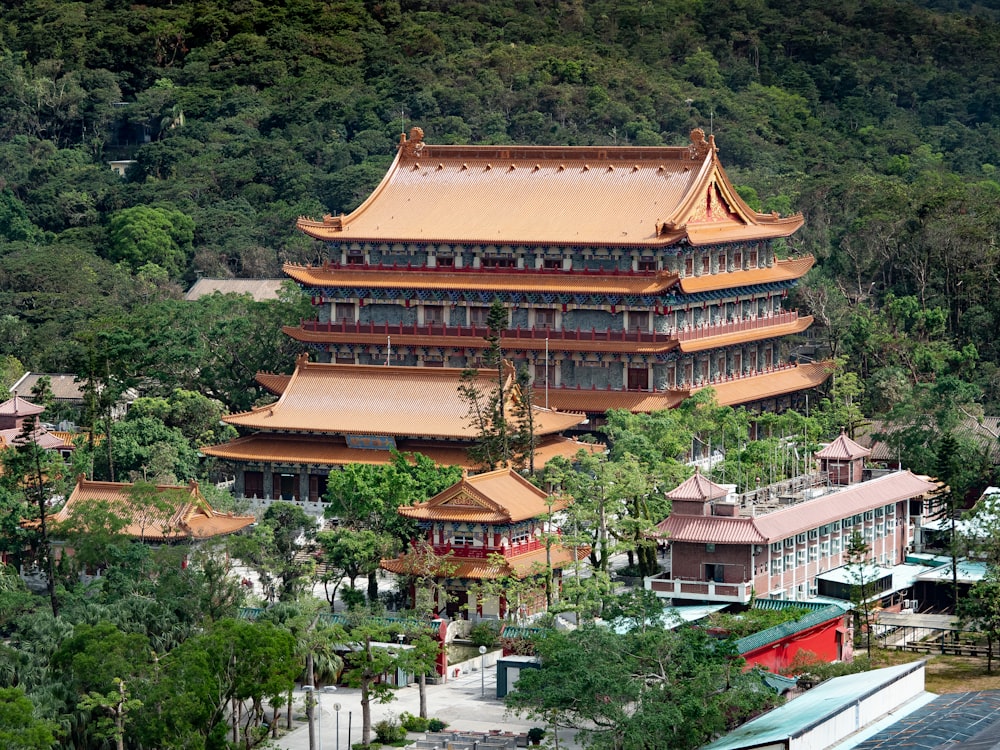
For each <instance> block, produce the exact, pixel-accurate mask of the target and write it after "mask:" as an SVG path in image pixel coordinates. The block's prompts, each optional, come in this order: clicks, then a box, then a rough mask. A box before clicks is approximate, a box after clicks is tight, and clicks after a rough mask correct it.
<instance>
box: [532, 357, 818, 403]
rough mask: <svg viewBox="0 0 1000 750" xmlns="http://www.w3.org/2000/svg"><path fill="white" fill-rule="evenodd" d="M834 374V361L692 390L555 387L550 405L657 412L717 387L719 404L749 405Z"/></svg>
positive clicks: (540, 398)
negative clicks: (697, 393)
mask: <svg viewBox="0 0 1000 750" xmlns="http://www.w3.org/2000/svg"><path fill="white" fill-rule="evenodd" d="M832 373H833V363H832V362H812V363H809V364H800V365H796V366H794V367H786V368H783V369H781V370H776V371H774V372H768V373H764V374H762V375H752V376H750V377H745V378H737V379H735V380H729V381H725V382H721V383H712V384H710V385H705V386H696V387H694V388H691V389H690V390H673V389H672V390H668V391H655V392H650V391H610V390H585V389H580V390H575V389H573V388H552V389H550V390H549V394H548V401H549V405H550V406H552V407H554V408H556V409H563V410H566V411H570V410H572V411H585V412H587V413H589V414H603V413H604V412H606V411H608V410H609V409H627V410H629V411H632V412H641V413H646V412H654V411H659V410H660V409H672V408H673V407H675V406H678V405H679V404H680V403H681V401H683V400H684V399H685V398H687V397H688V396H690V395H691V394H692V393H694V392H696V391H700V390H703V389H704V388H713V389H714V390H715V399H716V401H717V402H718V403H719V405H720V406H736V405H738V404H747V403H751V402H753V401H758V400H760V399H764V398H773V397H774V396H780V395H782V394H785V393H794V392H796V391H801V390H805V389H806V388H815V387H816V386H818V385H820V384H821V383H823V382H824V381H825V380H826V379H827V378H829V377H830V375H831V374H832ZM536 398H537V399H538V401H540V402H544V399H545V392H544V389H541V388H538V389H536Z"/></svg>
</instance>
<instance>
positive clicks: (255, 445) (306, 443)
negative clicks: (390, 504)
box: [200, 432, 604, 469]
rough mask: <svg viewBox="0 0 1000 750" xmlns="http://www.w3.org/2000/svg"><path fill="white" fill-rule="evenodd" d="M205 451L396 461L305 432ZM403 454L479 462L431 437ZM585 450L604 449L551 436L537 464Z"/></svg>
mask: <svg viewBox="0 0 1000 750" xmlns="http://www.w3.org/2000/svg"><path fill="white" fill-rule="evenodd" d="M200 450H201V452H202V453H204V454H205V455H206V456H215V457H216V458H222V459H225V460H229V461H243V462H251V463H256V462H274V463H282V464H316V465H320V466H343V465H345V464H355V463H357V464H374V465H376V466H383V465H386V464H390V463H392V461H393V456H392V451H390V450H388V449H385V450H373V449H367V448H351V447H348V445H347V443H346V442H345V441H344V440H343V439H336V438H334V439H331V438H330V437H328V436H324V435H302V434H281V433H267V432H259V433H255V434H253V435H247V436H245V437H240V438H236V439H235V440H230V441H229V442H228V443H222V444H221V445H210V446H203V447H202V448H200ZM396 450H397V451H399V452H401V453H422V454H423V455H425V456H427V457H428V458H429V459H431V460H432V461H433V462H434V463H436V464H438V465H439V466H461V467H463V468H466V469H476V468H478V467H479V464H478V463H477V462H476V461H474V460H473V459H471V458H470V457H469V452H468V443H464V444H463V443H455V442H443V441H442V442H432V441H427V440H397V441H396ZM581 450H589V451H592V452H593V451H597V450H604V446H603V445H600V444H595V443H581V442H578V441H576V440H571V439H569V438H564V437H558V436H550V437H546V438H542V439H541V440H539V442H538V445H537V446H536V447H535V466H536V467H541V466H544V465H545V464H546V463H548V462H549V461H551V460H552V459H553V458H555V457H556V456H561V457H563V458H566V459H572V458H573V457H574V456H576V454H577V453H579V452H580V451H581Z"/></svg>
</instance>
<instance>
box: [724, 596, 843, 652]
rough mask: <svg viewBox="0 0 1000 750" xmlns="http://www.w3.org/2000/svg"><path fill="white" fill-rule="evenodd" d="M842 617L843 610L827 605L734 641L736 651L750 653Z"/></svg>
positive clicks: (834, 605) (833, 605)
mask: <svg viewBox="0 0 1000 750" xmlns="http://www.w3.org/2000/svg"><path fill="white" fill-rule="evenodd" d="M843 615H844V610H843V608H841V607H838V606H837V605H836V604H828V605H827V606H825V607H823V608H822V609H816V610H813V611H812V612H809V613H808V614H805V615H803V616H802V617H800V618H799V619H798V620H792V621H790V622H783V623H781V624H780V625H775V626H774V627H772V628H767V629H766V630H761V631H760V632H759V633H754V634H753V635H748V636H746V637H744V638H740V639H739V640H738V641H736V649H737V650H738V651H739V652H740V653H741V654H746V653H749V652H750V651H754V650H756V649H758V648H761V647H762V646H766V645H767V644H769V643H774V642H775V641H780V640H781V639H782V638H787V637H788V636H790V635H794V634H795V633H801V632H802V631H803V630H808V629H809V628H811V627H814V626H816V625H819V624H821V623H824V622H827V621H828V620H832V619H834V618H839V617H842V616H843Z"/></svg>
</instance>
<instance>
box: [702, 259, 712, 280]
mask: <svg viewBox="0 0 1000 750" xmlns="http://www.w3.org/2000/svg"><path fill="white" fill-rule="evenodd" d="M701 273H702V275H703V276H704V275H707V274H710V273H712V259H711V258H710V257H709V256H708V255H707V254H706V255H703V256H701Z"/></svg>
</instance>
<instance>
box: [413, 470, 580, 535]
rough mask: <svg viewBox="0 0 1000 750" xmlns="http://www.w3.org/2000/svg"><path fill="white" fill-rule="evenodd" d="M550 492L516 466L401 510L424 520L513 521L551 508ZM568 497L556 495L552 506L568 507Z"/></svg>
mask: <svg viewBox="0 0 1000 750" xmlns="http://www.w3.org/2000/svg"><path fill="white" fill-rule="evenodd" d="M548 499H549V495H548V494H547V493H546V492H543V491H542V490H540V489H539V488H538V487H536V486H535V485H533V484H532V483H531V482H529V481H528V480H527V479H525V478H524V477H522V476H521V475H520V474H518V473H517V472H516V471H514V470H513V469H498V470H496V471H488V472H485V473H483V474H476V475H475V476H471V477H470V476H463V477H462V479H461V480H459V481H458V482H456V483H455V484H453V485H452V486H451V487H448V488H447V489H445V490H442V491H441V492H439V493H438V494H437V495H435V496H434V497H432V498H431V499H430V500H427V501H426V502H422V503H416V504H414V505H410V506H401V507H400V508H399V514H400V515H401V516H406V517H408V518H417V519H420V520H425V521H426V520H433V521H449V520H462V521H474V522H476V523H494V524H501V523H513V522H515V521H524V520H526V519H529V518H537V517H539V516H541V515H543V514H545V513H548V512H550V510H549V506H548V504H547V501H548ZM567 503H568V500H567V499H566V498H553V501H552V510H562V509H563V508H565V507H566V505H567Z"/></svg>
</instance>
